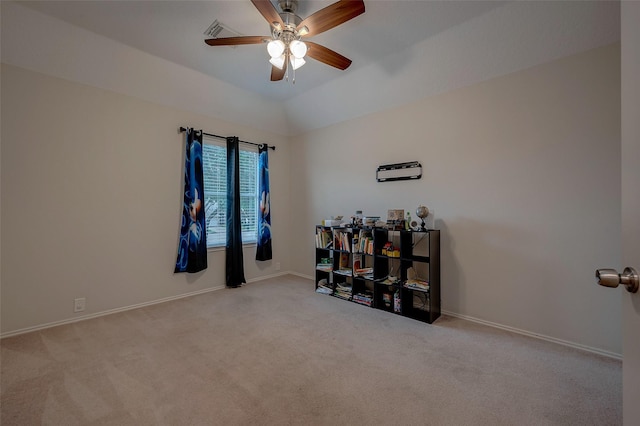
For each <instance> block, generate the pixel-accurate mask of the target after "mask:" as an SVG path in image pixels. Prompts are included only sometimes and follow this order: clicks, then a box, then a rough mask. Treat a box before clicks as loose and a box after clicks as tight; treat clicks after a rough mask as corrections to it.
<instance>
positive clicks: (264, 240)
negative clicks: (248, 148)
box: [256, 144, 273, 260]
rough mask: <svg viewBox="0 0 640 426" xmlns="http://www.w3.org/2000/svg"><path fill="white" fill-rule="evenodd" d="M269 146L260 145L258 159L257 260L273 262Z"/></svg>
mask: <svg viewBox="0 0 640 426" xmlns="http://www.w3.org/2000/svg"><path fill="white" fill-rule="evenodd" d="M268 152H269V146H268V145H266V144H264V145H260V150H259V153H260V157H259V159H258V188H259V190H260V192H259V194H260V212H259V216H258V248H257V250H256V260H271V259H272V257H273V255H272V251H271V200H270V196H269V154H268Z"/></svg>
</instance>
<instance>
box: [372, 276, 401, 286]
mask: <svg viewBox="0 0 640 426" xmlns="http://www.w3.org/2000/svg"><path fill="white" fill-rule="evenodd" d="M377 282H379V283H380V284H389V285H391V284H397V283H399V282H400V280H399V279H398V277H394V276H392V275H388V276H386V277H384V278H382V279H380V280H378V281H377Z"/></svg>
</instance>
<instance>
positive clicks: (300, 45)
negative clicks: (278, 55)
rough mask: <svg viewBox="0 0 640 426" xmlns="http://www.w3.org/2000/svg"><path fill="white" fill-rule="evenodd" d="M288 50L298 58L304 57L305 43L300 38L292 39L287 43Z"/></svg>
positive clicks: (305, 51)
mask: <svg viewBox="0 0 640 426" xmlns="http://www.w3.org/2000/svg"><path fill="white" fill-rule="evenodd" d="M289 50H290V51H291V54H292V55H293V56H295V57H296V58H298V59H302V58H304V55H306V54H307V45H306V44H304V42H302V41H300V40H293V41H292V42H291V43H290V44H289Z"/></svg>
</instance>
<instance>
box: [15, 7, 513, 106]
mask: <svg viewBox="0 0 640 426" xmlns="http://www.w3.org/2000/svg"><path fill="white" fill-rule="evenodd" d="M334 1H335V0H312V1H305V0H301V1H300V3H299V7H298V11H297V14H298V15H299V16H300V17H302V18H305V17H307V16H309V15H310V14H312V13H313V12H316V11H317V10H320V9H322V8H323V7H326V6H328V5H330V4H332V3H334ZM272 2H273V4H274V6H275V7H276V8H278V5H277V1H276V0H273V1H272ZM501 3H505V2H493V1H491V2H486V1H473V2H463V1H446V2H440V1H379V0H378V1H375V0H374V1H371V0H367V1H366V2H365V8H366V11H365V13H364V14H362V15H360V16H358V17H356V18H354V19H352V20H351V21H349V22H346V23H344V24H342V25H340V26H338V27H336V28H333V29H331V30H329V31H327V32H325V33H323V34H320V35H318V36H316V37H312V38H311V37H310V38H309V40H312V41H315V42H317V43H320V44H322V45H324V46H326V47H328V48H330V49H332V50H335V51H337V52H338V53H340V54H342V55H344V56H347V57H348V58H349V59H351V60H352V61H353V63H352V65H351V67H350V68H349V69H348V70H347V71H340V70H337V69H335V68H333V67H330V66H327V65H324V64H322V63H320V62H317V61H314V60H309V61H307V64H305V66H304V67H303V68H301V69H300V71H299V72H297V75H296V83H295V86H293V85H291V84H290V83H289V84H287V82H284V81H281V82H271V81H270V80H269V76H270V72H271V65H270V64H269V63H268V59H269V56H268V54H267V51H266V46H265V45H244V46H237V47H226V46H222V47H211V46H208V45H206V44H205V43H204V40H205V38H207V37H205V36H204V34H203V33H204V31H205V30H206V29H207V28H208V27H209V25H210V24H211V23H212V22H213V21H214V20H216V19H217V20H218V21H219V22H221V23H222V24H224V25H225V26H226V27H228V28H230V29H232V30H233V31H235V32H238V33H240V34H242V35H269V25H268V24H267V22H266V21H265V19H264V18H263V17H262V15H261V14H260V13H259V12H258V11H257V9H256V8H255V7H254V6H253V4H252V3H251V2H250V1H249V0H234V1H29V2H25V3H24V4H25V5H27V6H29V7H31V8H33V9H36V10H38V11H40V12H42V13H45V14H48V15H51V16H55V17H57V18H59V19H61V20H63V21H66V22H69V23H71V24H74V25H76V26H79V27H82V28H85V29H88V30H90V31H93V32H95V33H98V34H101V35H103V36H106V37H108V38H111V39H114V40H117V41H120V42H122V43H124V44H127V45H129V46H132V47H136V48H138V49H140V50H143V51H145V52H148V53H151V54H153V55H156V56H158V57H161V58H164V59H167V60H170V61H172V62H175V63H177V64H180V65H184V66H186V67H189V68H193V69H195V70H198V71H200V72H202V73H204V74H208V75H211V76H213V77H216V78H218V79H220V80H223V81H226V82H228V83H231V84H233V85H234V86H237V87H241V88H243V89H247V90H250V91H253V92H257V93H260V94H262V95H264V96H266V97H268V98H271V99H275V100H284V99H288V98H291V97H292V96H295V95H299V94H301V93H303V92H305V91H307V90H309V89H311V88H314V87H317V86H320V85H322V84H325V83H327V82H328V81H330V80H333V79H336V78H340V77H341V76H342V74H343V73H345V72H352V71H354V70H357V69H358V68H362V67H364V66H366V65H369V64H371V63H374V62H377V61H380V60H381V59H382V58H384V57H385V56H387V55H389V54H391V53H394V52H398V51H401V50H404V49H406V48H407V47H409V46H411V45H412V44H414V43H416V42H419V41H422V40H424V39H426V38H428V37H431V36H433V35H435V34H437V33H439V32H441V31H443V30H445V29H447V28H450V27H453V26H455V25H458V24H460V23H462V22H464V21H466V20H468V19H470V18H472V17H474V16H477V15H480V14H482V13H485V12H487V11H488V10H490V9H492V8H494V7H496V6H498V5H500V4H501ZM278 10H279V8H278Z"/></svg>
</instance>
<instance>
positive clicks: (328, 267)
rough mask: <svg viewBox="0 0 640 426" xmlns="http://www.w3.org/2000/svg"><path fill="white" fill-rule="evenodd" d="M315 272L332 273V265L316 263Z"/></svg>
mask: <svg viewBox="0 0 640 426" xmlns="http://www.w3.org/2000/svg"><path fill="white" fill-rule="evenodd" d="M316 270H317V271H324V272H331V271H333V265H332V264H330V263H318V264H317V265H316Z"/></svg>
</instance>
